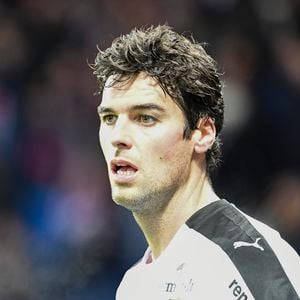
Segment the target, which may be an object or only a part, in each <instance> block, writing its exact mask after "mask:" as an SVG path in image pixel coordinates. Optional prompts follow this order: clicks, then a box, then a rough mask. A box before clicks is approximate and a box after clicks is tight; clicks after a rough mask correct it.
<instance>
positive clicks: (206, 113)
mask: <svg viewBox="0 0 300 300" xmlns="http://www.w3.org/2000/svg"><path fill="white" fill-rule="evenodd" d="M93 68H94V74H95V75H96V76H97V79H98V83H99V89H100V91H99V92H100V93H102V102H101V104H100V106H99V107H98V113H99V115H100V119H101V125H100V131H99V137H100V143H101V147H102V150H103V153H104V156H105V159H106V162H107V165H108V174H109V179H110V183H111V189H112V198H113V200H114V201H115V202H116V203H117V204H119V205H122V206H124V207H126V208H127V209H129V210H131V211H132V213H133V216H134V218H135V220H136V222H137V223H138V225H139V226H140V227H141V229H142V231H143V233H144V235H145V238H146V240H147V242H148V244H149V248H148V249H147V250H146V253H145V255H144V257H143V258H142V259H141V261H139V262H138V263H137V264H136V265H134V266H133V267H132V268H131V269H130V270H129V271H127V272H126V274H125V276H124V278H123V280H122V282H121V284H120V286H119V288H118V291H117V299H118V300H135V299H139V300H145V299H151V300H160V299H162V300H171V299H172V300H175V299H181V300H182V299H197V300H199V299H206V300H207V299H222V300H223V299H243V300H245V299H299V294H300V284H299V278H300V267H299V265H300V264H299V257H298V255H297V254H296V252H295V251H294V250H293V249H292V248H291V247H290V246H289V245H288V244H287V243H286V242H285V241H284V240H282V239H281V237H280V236H279V234H278V233H277V232H276V231H274V230H272V229H271V228H269V227H268V226H266V225H264V224H262V223H260V222H258V221H257V220H254V219H252V218H250V217H249V216H247V215H245V214H244V213H242V212H240V211H239V210H238V209H237V208H236V207H235V206H233V205H231V204H229V203H228V202H227V201H225V200H220V199H219V197H218V196H217V195H216V194H215V192H214V190H213V188H212V185H211V182H210V177H209V172H210V171H211V169H212V168H214V167H215V166H216V165H217V163H218V160H219V154H220V151H219V148H220V143H219V139H218V136H219V133H220V131H221V129H222V124H223V110H224V103H223V98H222V85H221V82H220V78H219V74H218V72H217V67H216V63H215V62H214V60H213V59H212V58H211V57H210V56H209V55H208V54H207V53H206V52H205V50H204V49H203V48H202V46H201V45H200V44H198V43H196V42H195V41H193V40H190V39H188V38H186V37H184V36H182V35H179V34H177V33H175V32H174V31H173V30H172V29H171V28H170V27H168V26H158V27H151V28H148V29H141V30H136V29H135V30H133V31H132V32H131V33H130V34H128V35H125V36H121V37H119V38H117V39H116V40H114V42H113V43H112V45H111V47H110V48H108V49H106V50H105V51H101V50H100V51H99V53H98V55H97V57H96V61H95V64H94V66H93Z"/></svg>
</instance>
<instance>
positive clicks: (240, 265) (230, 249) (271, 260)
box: [186, 200, 300, 299]
mask: <svg viewBox="0 0 300 300" xmlns="http://www.w3.org/2000/svg"><path fill="white" fill-rule="evenodd" d="M186 224H187V225H188V226H189V227H190V228H191V229H194V230H195V231H196V232H197V233H198V234H200V235H203V236H205V237H206V238H207V239H208V240H210V242H212V243H214V244H216V245H218V246H219V248H220V250H221V251H223V252H224V253H225V254H226V255H227V257H228V258H229V259H230V260H231V262H232V263H233V264H234V266H235V268H236V269H237V270H238V272H239V273H240V274H241V276H242V277H243V279H244V280H245V282H246V284H247V286H248V287H249V289H250V290H251V292H252V294H253V296H254V297H255V298H258V299H299V296H298V295H299V294H300V282H299V281H300V279H299V277H300V276H299V274H300V260H299V256H298V255H297V253H296V252H295V251H294V250H293V249H292V247H291V246H290V245H288V243H286V242H285V241H284V240H283V239H282V238H281V237H280V235H279V233H278V232H277V231H275V230H273V229H272V228H270V227H269V226H267V225H265V224H263V223H262V222H259V221H258V220H256V219H254V218H251V217H249V216H248V215H246V214H244V213H243V212H241V211H240V210H238V209H237V208H236V207H235V206H233V205H231V204H229V203H228V202H227V201H225V200H220V201H217V202H215V203H212V204H211V205H209V206H207V207H204V208H203V209H201V210H200V211H198V212H197V213H196V214H194V215H193V216H192V217H191V218H190V219H189V220H188V221H187V223H186ZM297 293H298V295H297Z"/></svg>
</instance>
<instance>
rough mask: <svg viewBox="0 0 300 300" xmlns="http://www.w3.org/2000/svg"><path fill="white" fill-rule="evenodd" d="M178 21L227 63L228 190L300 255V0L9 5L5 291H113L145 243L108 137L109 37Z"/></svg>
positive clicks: (0, 223) (2, 22)
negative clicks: (111, 172)
mask: <svg viewBox="0 0 300 300" xmlns="http://www.w3.org/2000/svg"><path fill="white" fill-rule="evenodd" d="M165 23H168V24H169V25H170V26H172V27H174V28H175V29H176V30H177V31H178V32H192V33H193V36H194V38H195V39H196V40H198V41H201V42H205V43H206V46H205V47H206V50H207V51H208V52H209V53H210V54H211V55H213V57H215V58H216V60H217V61H218V62H219V65H220V72H221V73H222V74H223V80H224V98H225V103H226V117H225V127H224V131H223V134H222V141H223V157H222V164H221V166H220V168H219V169H218V170H217V171H216V172H215V173H214V174H213V182H214V187H215V189H216V191H217V193H218V194H219V195H220V196H221V197H223V198H226V199H227V200H228V201H230V202H232V203H235V204H236V205H237V206H239V207H240V208H242V209H243V210H244V211H246V212H248V213H249V214H251V215H252V216H255V217H256V218H258V219H260V220H262V221H264V222H266V223H268V224H270V225H271V226H272V227H274V228H275V229H277V230H279V231H280V232H281V234H282V236H283V237H284V238H285V239H286V240H288V241H289V242H290V243H291V244H292V245H293V247H294V248H295V249H296V251H298V253H300V134H299V131H300V125H299V122H300V120H299V119H298V117H299V114H300V1H298V0H272V1H271V0H176V1H172V0H151V1H150V0H130V1H125V2H124V1H121V0H89V1H87V0H51V1H50V0H7V1H5V0H0V200H1V201H0V208H1V209H0V241H1V242H0V266H1V267H0V270H1V271H0V272H1V274H0V299H1V300H31V299H33V300H36V299H42V300H48V299H55V300H63V299H72V300H77V299H78V300H96V299H103V300H112V299H114V291H115V288H116V286H117V285H118V283H119V281H120V279H121V277H122V274H123V272H124V271H125V270H126V269H127V268H128V267H129V266H130V265H132V264H133V263H134V262H135V261H136V260H137V259H138V258H139V257H140V256H141V255H142V254H143V251H144V248H145V247H146V244H145V241H144V239H143V237H142V234H141V232H140V231H139V229H138V228H137V225H136V224H135V223H134V221H133V219H132V218H131V216H130V213H129V212H127V211H125V210H124V209H122V208H119V207H117V206H116V205H114V204H113V202H112V200H111V198H110V188H109V183H108V179H107V174H106V166H105V162H104V159H103V156H102V153H101V150H100V146H99V143H98V126H99V121H98V117H97V114H96V107H97V105H99V103H100V97H99V96H95V95H94V92H95V91H96V89H97V86H96V82H95V78H94V76H93V75H92V71H91V69H90V68H89V67H88V64H89V63H93V61H94V58H95V55H96V53H97V45H98V47H99V48H101V49H103V48H106V47H108V46H109V45H110V43H111V41H112V40H113V38H114V37H116V36H118V35H119V34H121V33H127V32H128V31H130V30H131V29H132V28H133V27H140V26H145V25H146V26H147V25H151V24H154V25H157V24H165Z"/></svg>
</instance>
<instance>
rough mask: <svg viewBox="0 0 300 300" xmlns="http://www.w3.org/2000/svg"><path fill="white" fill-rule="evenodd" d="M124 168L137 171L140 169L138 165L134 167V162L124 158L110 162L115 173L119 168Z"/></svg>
mask: <svg viewBox="0 0 300 300" xmlns="http://www.w3.org/2000/svg"><path fill="white" fill-rule="evenodd" d="M122 166H129V167H131V168H133V169H135V170H136V171H137V170H138V167H137V166H136V165H134V164H133V163H132V162H130V161H129V160H127V159H124V158H114V159H113V160H111V162H110V168H111V170H112V171H113V172H114V173H115V172H117V169H118V167H122Z"/></svg>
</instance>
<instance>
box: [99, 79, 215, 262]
mask: <svg viewBox="0 0 300 300" xmlns="http://www.w3.org/2000/svg"><path fill="white" fill-rule="evenodd" d="M110 80H111V78H110V79H109V80H108V81H110ZM108 83H109V82H108ZM98 112H99V115H100V119H101V125H100V130H99V138H100V144H101V147H102V151H103V153H104V156H105V160H106V162H107V165H108V174H109V179H110V184H111V189H112V198H113V200H114V201H115V202H116V203H117V204H119V205H122V206H124V207H126V208H127V209H129V210H131V211H132V213H133V215H134V217H135V219H136V221H137V223H138V224H139V226H140V227H141V229H142V231H143V232H144V235H145V238H146V240H147V242H148V244H149V246H150V248H151V250H152V255H153V258H157V257H158V256H159V255H160V254H161V252H162V251H163V250H164V249H165V248H166V246H167V245H168V244H169V242H170V241H171V239H172V238H173V236H174V235H175V233H176V232H177V230H178V229H179V227H180V226H181V225H182V224H183V223H185V221H186V220H187V219H188V218H189V217H190V216H191V215H192V214H193V213H194V212H196V211H197V210H198V209H200V208H201V207H203V206H205V205H207V204H209V203H211V202H212V201H216V200H217V199H218V197H217V196H216V194H215V193H214V191H213V189H212V187H211V185H210V184H209V180H208V179H207V176H206V166H205V152H206V151H207V150H208V149H209V148H210V147H211V146H212V144H213V142H214V140H215V135H216V130H215V126H214V123H213V121H212V120H211V119H210V118H204V119H200V120H199V122H198V128H197V129H196V130H194V131H193V133H192V136H191V138H190V139H184V138H183V130H184V124H185V116H184V114H183V112H182V110H181V109H180V108H179V107H178V106H177V105H176V104H175V102H174V101H173V100H172V99H171V98H170V96H169V95H165V94H164V92H163V91H162V89H161V87H160V86H159V85H158V83H157V82H156V81H155V80H154V79H153V78H151V77H149V76H147V75H146V74H144V73H140V74H138V75H137V76H136V77H135V78H133V80H131V81H129V82H126V84H124V83H123V84H122V85H120V84H119V85H115V86H113V87H108V88H105V89H104V91H103V97H102V102H101V105H100V106H99V107H98ZM113 159H121V160H125V161H129V162H130V163H132V164H133V165H134V166H136V167H137V172H134V173H133V174H134V175H133V176H131V175H128V176H126V175H125V176H116V174H115V172H114V170H112V169H111V161H112V160H113ZM120 178H121V179H120ZM124 178H125V179H124Z"/></svg>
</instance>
